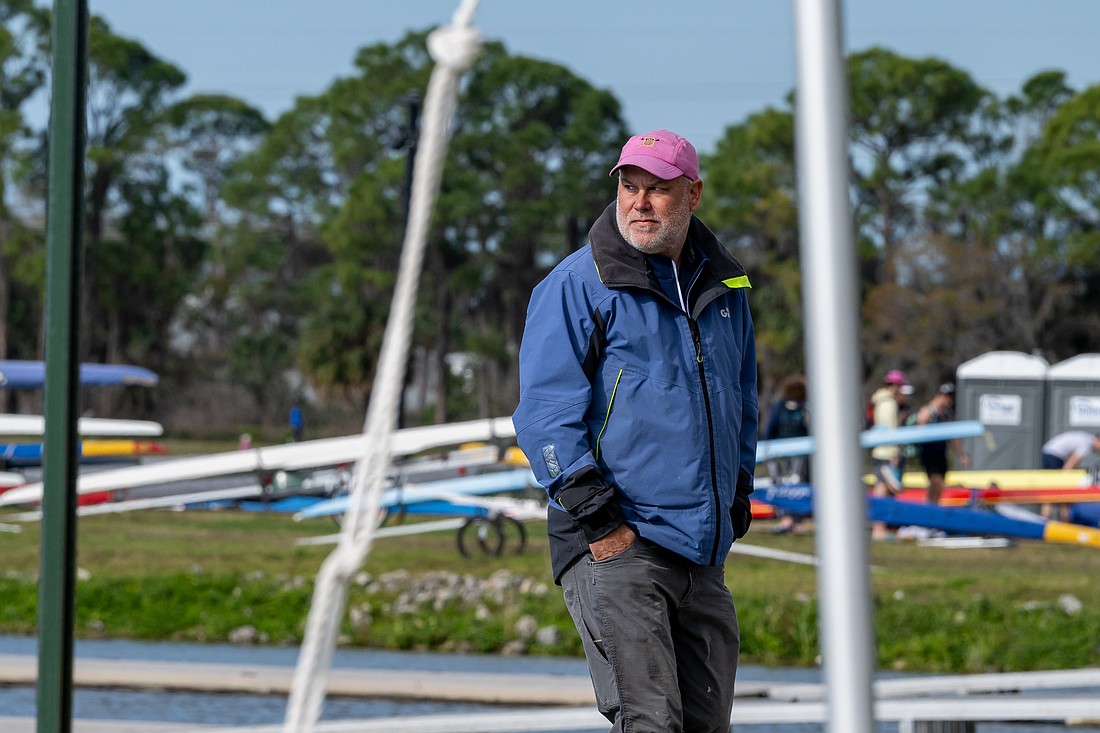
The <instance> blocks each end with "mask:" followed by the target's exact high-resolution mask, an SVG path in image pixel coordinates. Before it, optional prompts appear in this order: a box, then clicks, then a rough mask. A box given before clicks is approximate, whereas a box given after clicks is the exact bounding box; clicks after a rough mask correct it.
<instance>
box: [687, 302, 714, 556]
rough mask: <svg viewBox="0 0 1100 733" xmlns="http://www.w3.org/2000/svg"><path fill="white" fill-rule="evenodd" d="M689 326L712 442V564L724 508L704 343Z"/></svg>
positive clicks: (696, 329)
mask: <svg viewBox="0 0 1100 733" xmlns="http://www.w3.org/2000/svg"><path fill="white" fill-rule="evenodd" d="M688 325H689V326H690V327H691V340H692V342H693V343H694V345H695V363H696V364H698V365H699V382H700V383H701V384H702V385H703V405H704V406H705V407H706V410H707V437H708V439H709V441H710V489H711V494H712V496H713V498H714V544H713V546H712V548H711V551H710V564H711V566H714V564H715V563H716V562H717V561H718V540H719V539H720V537H721V533H722V520H721V517H719V516H718V512H719V510H720V509H721V507H722V500H721V497H720V496H719V493H718V469H717V468H716V467H715V456H714V417H713V416H712V415H711V411H710V392H709V391H708V390H707V374H706V369H704V367H703V341H702V339H701V338H700V336H699V324H698V323H696V321H695V319H694V318H692V317H691V316H688Z"/></svg>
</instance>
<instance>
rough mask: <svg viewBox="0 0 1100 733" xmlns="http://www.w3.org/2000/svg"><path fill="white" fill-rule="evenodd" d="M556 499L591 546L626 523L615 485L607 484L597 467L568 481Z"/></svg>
mask: <svg viewBox="0 0 1100 733" xmlns="http://www.w3.org/2000/svg"><path fill="white" fill-rule="evenodd" d="M554 500H555V501H556V502H558V504H559V505H561V507H562V509H564V510H565V511H567V512H568V513H569V515H570V516H571V517H573V519H574V520H576V522H577V524H578V525H580V528H581V531H583V532H584V538H585V540H587V541H588V543H589V544H591V543H593V542H595V541H597V540H599V539H602V538H603V537H605V536H607V535H608V534H609V533H610V532H611V530H613V529H615V528H616V527H618V526H619V525H620V524H622V523H623V511H622V508H621V507H620V506H619V502H618V501H617V500H616V498H615V485H614V484H611V483H608V482H607V481H604V479H603V476H602V475H600V472H599V470H597V469H596V468H594V467H588V468H583V469H581V470H580V471H577V472H576V473H574V474H572V475H571V476H570V477H569V478H567V479H566V480H565V485H563V486H562V487H561V489H560V490H559V491H558V493H557V495H556V496H555V497H554Z"/></svg>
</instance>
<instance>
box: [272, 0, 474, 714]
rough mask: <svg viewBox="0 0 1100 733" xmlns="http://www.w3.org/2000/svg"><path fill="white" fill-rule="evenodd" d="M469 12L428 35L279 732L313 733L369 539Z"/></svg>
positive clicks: (470, 42)
mask: <svg viewBox="0 0 1100 733" xmlns="http://www.w3.org/2000/svg"><path fill="white" fill-rule="evenodd" d="M476 9H477V0H462V2H461V4H460V6H459V8H458V9H457V10H456V11H455V14H454V16H453V18H452V25H451V26H447V27H442V28H438V29H436V30H435V31H433V32H432V33H431V34H430V35H429V36H428V51H429V52H430V53H431V55H432V58H433V59H435V62H436V66H435V69H434V70H433V71H432V76H431V80H430V81H429V83H428V91H427V95H426V99H425V102H424V117H423V124H422V127H421V131H420V141H419V145H418V155H417V156H416V163H415V166H414V168H413V187H412V192H411V197H410V202H409V226H408V229H407V230H406V232H405V241H404V244H403V247H402V252H401V262H400V264H399V267H398V277H397V286H396V288H395V290H394V294H393V304H392V307H391V310H390V315H389V321H388V322H387V324H386V337H385V340H384V341H383V344H382V354H381V357H380V359H379V366H378V375H377V377H376V379H375V382H374V389H373V391H372V393H371V399H370V406H369V407H368V409H367V416H366V420H365V423H364V426H363V432H364V434H365V435H366V436H367V440H366V445H367V453H366V455H364V456H363V458H362V459H361V460H360V461H359V464H358V466H357V467H356V471H355V485H354V488H353V490H352V494H351V498H350V500H349V501H348V511H347V516H346V517H345V520H344V524H343V528H342V530H341V532H340V539H339V542H338V544H337V546H336V548H335V549H334V550H333V551H332V553H331V554H330V555H329V556H328V557H327V558H326V559H325V562H324V563H323V564H322V565H321V569H320V571H319V573H318V575H317V581H316V584H315V588H314V591H313V602H312V604H311V606H310V610H309V617H308V619H307V621H306V630H305V637H304V639H303V641H302V649H301V651H300V653H299V656H298V665H297V667H296V668H295V670H294V679H293V681H292V683H291V689H290V699H289V701H288V704H287V712H286V719H285V721H284V728H283V730H284V731H285V733H313V731H314V730H315V727H316V723H317V720H318V718H319V717H320V713H321V707H322V705H323V704H324V697H325V687H326V684H327V682H328V673H329V669H330V668H331V665H332V654H333V650H334V648H335V646H336V637H337V634H338V633H339V629H340V623H341V620H342V619H343V616H344V604H345V601H346V599H347V585H348V582H349V580H350V579H351V577H352V576H353V575H354V574H355V573H356V572H358V570H359V568H360V566H361V565H362V564H363V560H364V559H365V558H366V556H367V553H368V552H369V551H370V546H371V542H372V540H373V538H374V529H375V527H376V523H377V520H376V518H377V516H378V508H379V503H380V497H381V493H382V487H383V484H384V482H385V478H386V471H387V468H388V463H389V457H390V442H391V437H392V432H393V426H394V424H395V423H396V422H397V410H398V408H399V398H400V394H401V382H402V379H403V377H404V374H405V362H406V358H407V354H408V349H409V342H410V340H411V334H412V321H413V311H414V306H415V303H416V286H417V281H418V280H419V277H420V269H421V263H422V262H423V259H424V249H425V245H426V243H427V239H428V228H429V225H430V224H431V215H432V208H433V206H434V204H435V199H436V197H437V196H438V194H439V182H440V179H441V177H442V172H443V162H444V159H445V158H446V154H447V135H448V129H447V128H448V126H449V124H450V120H451V115H452V113H453V112H454V108H455V101H456V98H457V96H458V82H459V79H460V77H461V75H462V73H463V72H464V71H466V70H467V69H468V68H470V66H472V65H473V63H474V60H475V59H476V58H477V56H478V53H479V52H480V50H481V35H480V33H479V32H478V31H477V30H476V29H474V28H472V27H471V25H472V22H473V16H474V12H475V10H476Z"/></svg>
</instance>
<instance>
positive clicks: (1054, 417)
mask: <svg viewBox="0 0 1100 733" xmlns="http://www.w3.org/2000/svg"><path fill="white" fill-rule="evenodd" d="M1067 430H1084V431H1085V432H1088V433H1093V434H1098V433H1100V354H1080V355H1078V356H1075V357H1073V358H1071V359H1066V360H1065V361H1060V362H1058V363H1057V364H1055V365H1054V366H1052V367H1051V368H1050V369H1049V370H1048V371H1047V432H1046V438H1047V439H1048V440H1049V439H1050V438H1051V437H1053V436H1055V435H1058V434H1059V433H1064V432H1065V431H1067ZM1097 465H1100V455H1097V454H1095V453H1093V454H1092V455H1090V456H1088V457H1087V458H1086V459H1085V460H1084V462H1083V463H1082V464H1081V468H1095V467H1096V466H1097Z"/></svg>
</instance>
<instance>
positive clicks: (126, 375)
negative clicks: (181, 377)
mask: <svg viewBox="0 0 1100 733" xmlns="http://www.w3.org/2000/svg"><path fill="white" fill-rule="evenodd" d="M159 381H160V378H159V377H158V376H157V375H156V374H155V373H154V372H151V371H149V370H148V369H145V368H144V367H139V366H133V365H131V364H81V365H80V384H81V386H84V387H109V386H117V385H121V386H126V387H130V386H136V387H153V386H155V385H156V384H157V382H159ZM45 383H46V363H45V362H42V361H25V360H18V359H3V360H0V389H41V388H42V387H43V385H44V384H45Z"/></svg>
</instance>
